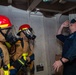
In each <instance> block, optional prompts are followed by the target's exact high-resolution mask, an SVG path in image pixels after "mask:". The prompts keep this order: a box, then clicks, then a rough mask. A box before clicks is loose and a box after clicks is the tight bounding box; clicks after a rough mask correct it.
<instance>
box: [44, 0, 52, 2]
mask: <svg viewBox="0 0 76 75" xmlns="http://www.w3.org/2000/svg"><path fill="white" fill-rule="evenodd" d="M50 1H53V0H43V2H50Z"/></svg>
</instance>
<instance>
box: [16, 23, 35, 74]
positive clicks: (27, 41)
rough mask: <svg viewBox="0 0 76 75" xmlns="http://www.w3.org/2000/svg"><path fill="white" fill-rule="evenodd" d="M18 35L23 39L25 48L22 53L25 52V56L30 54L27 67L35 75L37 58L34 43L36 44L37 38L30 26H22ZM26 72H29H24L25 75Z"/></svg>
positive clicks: (27, 58)
mask: <svg viewBox="0 0 76 75" xmlns="http://www.w3.org/2000/svg"><path fill="white" fill-rule="evenodd" d="M17 35H18V36H20V38H23V43H24V47H23V50H22V51H23V54H26V53H27V54H28V55H27V57H26V60H27V65H26V67H27V68H29V70H30V75H34V59H35V57H34V42H35V38H36V36H35V35H34V34H33V29H32V28H31V27H30V25H29V24H23V25H21V26H20V27H19V32H18V34H17ZM24 68H25V67H24ZM22 70H23V69H22ZM23 71H24V70H23ZM25 72H27V70H26V71H24V72H23V74H24V73H25ZM26 74H27V73H26ZM21 75H22V74H21Z"/></svg>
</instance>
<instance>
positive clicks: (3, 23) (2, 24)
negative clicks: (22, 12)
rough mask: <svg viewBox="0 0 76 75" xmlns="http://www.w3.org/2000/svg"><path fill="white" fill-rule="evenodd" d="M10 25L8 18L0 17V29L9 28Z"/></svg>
mask: <svg viewBox="0 0 76 75" xmlns="http://www.w3.org/2000/svg"><path fill="white" fill-rule="evenodd" d="M11 26H12V24H11V22H10V20H9V18H8V17H6V16H3V15H0V28H1V29H2V28H9V27H11Z"/></svg>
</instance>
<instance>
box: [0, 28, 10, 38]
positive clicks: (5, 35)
mask: <svg viewBox="0 0 76 75" xmlns="http://www.w3.org/2000/svg"><path fill="white" fill-rule="evenodd" d="M6 29H8V30H7V32H6V34H4V33H3V32H2V31H1V30H4V29H1V28H0V33H1V34H2V35H3V36H4V37H5V38H6V37H7V34H8V32H9V31H10V29H11V28H6Z"/></svg>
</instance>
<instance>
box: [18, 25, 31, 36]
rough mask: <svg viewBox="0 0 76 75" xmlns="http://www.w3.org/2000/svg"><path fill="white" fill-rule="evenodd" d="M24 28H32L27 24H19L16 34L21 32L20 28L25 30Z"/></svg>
mask: <svg viewBox="0 0 76 75" xmlns="http://www.w3.org/2000/svg"><path fill="white" fill-rule="evenodd" d="M26 29H32V28H31V27H30V25H29V24H23V25H21V26H20V27H19V32H18V33H17V35H20V32H21V31H22V30H26Z"/></svg>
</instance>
